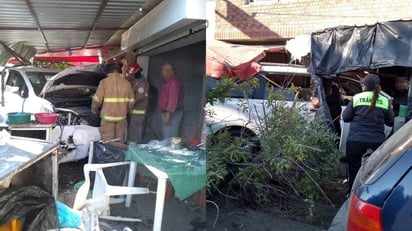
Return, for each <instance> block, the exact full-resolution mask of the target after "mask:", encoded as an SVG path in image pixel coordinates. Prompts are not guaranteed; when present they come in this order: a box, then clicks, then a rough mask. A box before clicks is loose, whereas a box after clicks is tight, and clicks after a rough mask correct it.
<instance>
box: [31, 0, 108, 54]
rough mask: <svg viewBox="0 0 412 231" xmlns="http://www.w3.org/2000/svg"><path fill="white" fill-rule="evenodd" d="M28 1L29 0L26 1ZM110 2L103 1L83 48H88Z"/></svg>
mask: <svg viewBox="0 0 412 231" xmlns="http://www.w3.org/2000/svg"><path fill="white" fill-rule="evenodd" d="M26 1H27V0H26ZM108 2H109V0H103V2H102V4H101V5H100V8H99V11H98V12H97V14H96V18H95V19H94V21H93V27H92V29H91V30H90V32H89V34H88V35H87V38H86V41H85V42H84V45H83V47H86V46H87V43H88V42H89V39H90V37H91V36H92V34H93V33H94V31H95V30H96V27H97V23H98V22H99V20H100V17H101V16H102V14H103V12H104V10H105V9H106V6H107V3H108Z"/></svg>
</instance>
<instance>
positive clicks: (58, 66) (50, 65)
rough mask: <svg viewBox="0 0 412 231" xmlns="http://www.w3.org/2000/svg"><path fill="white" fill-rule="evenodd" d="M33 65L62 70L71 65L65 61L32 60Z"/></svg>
mask: <svg viewBox="0 0 412 231" xmlns="http://www.w3.org/2000/svg"><path fill="white" fill-rule="evenodd" d="M33 66H35V67H45V68H52V69H58V70H64V69H66V68H68V67H71V66H72V65H71V64H70V63H66V62H63V63H61V62H34V63H33Z"/></svg>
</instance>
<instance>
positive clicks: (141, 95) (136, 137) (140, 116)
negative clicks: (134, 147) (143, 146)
mask: <svg viewBox="0 0 412 231" xmlns="http://www.w3.org/2000/svg"><path fill="white" fill-rule="evenodd" d="M130 84H131V86H132V89H133V92H134V100H135V103H134V106H133V108H132V110H131V111H130V112H129V127H128V133H127V136H128V137H127V140H128V142H129V143H132V142H133V143H141V142H142V131H143V123H144V118H145V113H146V108H147V103H148V102H149V97H148V92H149V83H148V82H147V80H146V79H145V78H144V77H140V78H137V79H133V80H131V81H130Z"/></svg>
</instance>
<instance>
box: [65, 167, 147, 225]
mask: <svg viewBox="0 0 412 231" xmlns="http://www.w3.org/2000/svg"><path fill="white" fill-rule="evenodd" d="M135 164H136V163H134V162H115V163H103V164H89V163H87V164H85V165H84V167H83V171H84V178H85V181H84V184H83V185H82V186H80V188H79V190H78V191H77V194H76V197H75V200H74V204H73V208H74V209H80V208H81V207H82V206H83V205H84V204H87V203H89V204H91V205H92V206H93V207H94V209H95V210H96V212H97V214H98V216H99V218H102V219H106V220H117V221H131V222H141V221H142V220H141V219H138V218H126V217H119V216H111V214H110V197H111V196H117V195H141V194H149V193H150V191H149V189H148V188H146V187H129V186H114V185H109V184H108V183H107V180H106V177H105V175H104V172H103V169H105V168H111V167H116V166H122V165H130V166H131V167H132V168H133V165H135ZM91 172H95V179H94V186H93V193H92V195H91V196H89V195H90V194H89V192H90V185H91V179H90V173H91ZM132 172H133V171H132Z"/></svg>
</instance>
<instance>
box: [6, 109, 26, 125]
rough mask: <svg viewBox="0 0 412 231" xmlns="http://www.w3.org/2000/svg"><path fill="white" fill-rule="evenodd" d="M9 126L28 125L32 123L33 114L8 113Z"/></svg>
mask: <svg viewBox="0 0 412 231" xmlns="http://www.w3.org/2000/svg"><path fill="white" fill-rule="evenodd" d="M7 117H8V122H7V123H8V124H28V123H30V117H31V113H27V112H10V113H7Z"/></svg>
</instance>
